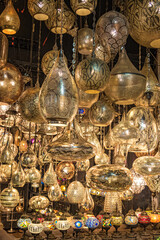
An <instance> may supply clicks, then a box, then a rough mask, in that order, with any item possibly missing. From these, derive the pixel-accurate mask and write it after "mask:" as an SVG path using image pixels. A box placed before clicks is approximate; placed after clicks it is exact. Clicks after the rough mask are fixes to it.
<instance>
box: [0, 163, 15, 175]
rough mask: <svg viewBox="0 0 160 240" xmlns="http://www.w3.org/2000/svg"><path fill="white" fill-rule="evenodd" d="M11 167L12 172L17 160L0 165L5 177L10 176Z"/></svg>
mask: <svg viewBox="0 0 160 240" xmlns="http://www.w3.org/2000/svg"><path fill="white" fill-rule="evenodd" d="M11 168H12V173H14V172H15V171H16V169H17V162H16V161H13V163H12V165H11V164H10V165H8V164H2V165H0V170H1V171H2V172H4V173H5V175H6V177H7V178H10V176H11Z"/></svg>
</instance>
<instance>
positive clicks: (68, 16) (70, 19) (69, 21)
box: [45, 0, 75, 34]
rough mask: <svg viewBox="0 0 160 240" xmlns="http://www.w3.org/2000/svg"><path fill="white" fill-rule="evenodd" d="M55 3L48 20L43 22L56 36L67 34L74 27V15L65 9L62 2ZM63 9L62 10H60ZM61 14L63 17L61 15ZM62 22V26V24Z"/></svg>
mask: <svg viewBox="0 0 160 240" xmlns="http://www.w3.org/2000/svg"><path fill="white" fill-rule="evenodd" d="M57 1H58V2H56V3H55V5H56V8H55V9H54V11H52V14H51V15H50V17H49V19H48V20H47V21H46V22H45V24H46V26H47V28H48V29H49V30H50V31H52V32H53V33H56V34H61V32H62V34H64V33H67V32H68V31H69V30H70V29H71V28H72V27H73V25H74V22H75V15H74V13H73V12H72V11H71V10H70V9H69V8H68V7H67V5H66V4H65V2H64V0H62V1H63V2H62V6H61V1H59V0H57ZM62 8H63V9H62ZM62 13H63V15H62ZM62 20H63V24H62Z"/></svg>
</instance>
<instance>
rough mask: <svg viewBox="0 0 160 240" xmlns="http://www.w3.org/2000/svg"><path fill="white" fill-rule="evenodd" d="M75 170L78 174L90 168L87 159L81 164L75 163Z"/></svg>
mask: <svg viewBox="0 0 160 240" xmlns="http://www.w3.org/2000/svg"><path fill="white" fill-rule="evenodd" d="M76 168H77V170H78V171H80V172H86V171H87V170H88V169H89V168H90V161H89V160H88V159H87V160H84V161H81V162H76Z"/></svg>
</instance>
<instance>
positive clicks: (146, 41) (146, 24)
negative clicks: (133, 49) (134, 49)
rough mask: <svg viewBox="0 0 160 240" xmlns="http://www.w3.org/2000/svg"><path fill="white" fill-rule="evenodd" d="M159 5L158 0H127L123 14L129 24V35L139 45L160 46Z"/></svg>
mask: <svg viewBox="0 0 160 240" xmlns="http://www.w3.org/2000/svg"><path fill="white" fill-rule="evenodd" d="M159 11H160V6H159V1H158V0H154V1H151V0H147V1H144V0H143V1H141V0H137V1H134V0H127V1H126V9H125V15H126V17H127V19H128V21H129V24H130V35H131V37H132V38H133V39H134V40H135V41H136V42H137V43H138V44H140V45H142V46H145V47H148V48H151V47H153V48H160V34H159V27H160V24H159V22H160V16H159Z"/></svg>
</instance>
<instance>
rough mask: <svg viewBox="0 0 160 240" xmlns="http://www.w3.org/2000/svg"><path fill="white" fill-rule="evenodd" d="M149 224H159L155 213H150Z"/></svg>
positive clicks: (158, 217) (159, 219) (159, 216)
mask: <svg viewBox="0 0 160 240" xmlns="http://www.w3.org/2000/svg"><path fill="white" fill-rule="evenodd" d="M149 217H150V222H151V223H156V224H157V223H159V222H160V215H159V214H158V213H157V212H152V213H151V214H150V215H149Z"/></svg>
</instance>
